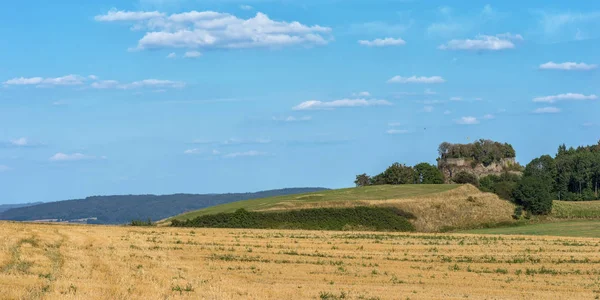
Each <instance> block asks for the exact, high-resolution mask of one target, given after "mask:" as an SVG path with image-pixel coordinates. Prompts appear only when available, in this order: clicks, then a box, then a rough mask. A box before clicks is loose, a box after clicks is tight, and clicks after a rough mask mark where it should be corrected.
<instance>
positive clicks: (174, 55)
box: [167, 52, 177, 58]
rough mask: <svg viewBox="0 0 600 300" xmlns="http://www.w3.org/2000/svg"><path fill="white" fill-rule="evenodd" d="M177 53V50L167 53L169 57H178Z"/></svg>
mask: <svg viewBox="0 0 600 300" xmlns="http://www.w3.org/2000/svg"><path fill="white" fill-rule="evenodd" d="M176 57H177V54H176V53H175V52H171V53H169V55H167V58H176Z"/></svg>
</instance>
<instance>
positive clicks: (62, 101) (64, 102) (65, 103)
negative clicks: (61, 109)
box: [52, 100, 68, 106]
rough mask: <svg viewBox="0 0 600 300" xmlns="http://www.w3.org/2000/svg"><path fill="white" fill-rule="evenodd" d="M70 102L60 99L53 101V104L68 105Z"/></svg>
mask: <svg viewBox="0 0 600 300" xmlns="http://www.w3.org/2000/svg"><path fill="white" fill-rule="evenodd" d="M67 104H68V103H67V102H66V101H64V100H58V101H54V102H52V105H54V106H61V105H67Z"/></svg>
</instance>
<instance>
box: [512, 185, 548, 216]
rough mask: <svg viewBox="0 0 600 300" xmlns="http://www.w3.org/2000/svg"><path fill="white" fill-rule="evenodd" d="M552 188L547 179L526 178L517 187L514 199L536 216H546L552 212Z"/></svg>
mask: <svg viewBox="0 0 600 300" xmlns="http://www.w3.org/2000/svg"><path fill="white" fill-rule="evenodd" d="M551 188H552V187H551V186H550V185H549V184H548V183H547V181H546V180H545V178H541V177H537V176H525V177H523V179H521V181H520V182H519V184H518V185H517V187H516V189H515V191H514V193H513V199H514V201H515V203H516V204H518V205H522V206H523V208H525V209H526V210H527V211H528V212H530V213H531V214H534V215H545V214H548V213H550V211H551V210H552V194H551V193H550V190H551Z"/></svg>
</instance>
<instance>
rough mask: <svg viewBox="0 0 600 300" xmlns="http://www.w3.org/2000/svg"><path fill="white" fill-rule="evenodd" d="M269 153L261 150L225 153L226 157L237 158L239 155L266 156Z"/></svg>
mask: <svg viewBox="0 0 600 300" xmlns="http://www.w3.org/2000/svg"><path fill="white" fill-rule="evenodd" d="M266 155H268V153H266V152H260V151H254V150H252V151H246V152H234V153H229V154H225V155H223V157H225V158H237V157H251V156H266Z"/></svg>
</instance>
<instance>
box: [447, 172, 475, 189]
mask: <svg viewBox="0 0 600 300" xmlns="http://www.w3.org/2000/svg"><path fill="white" fill-rule="evenodd" d="M452 181H454V183H458V184H467V183H468V184H472V185H474V186H477V187H478V186H479V180H477V176H475V175H474V174H472V173H469V172H466V171H460V172H458V173H456V175H454V177H452Z"/></svg>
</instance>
